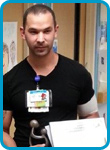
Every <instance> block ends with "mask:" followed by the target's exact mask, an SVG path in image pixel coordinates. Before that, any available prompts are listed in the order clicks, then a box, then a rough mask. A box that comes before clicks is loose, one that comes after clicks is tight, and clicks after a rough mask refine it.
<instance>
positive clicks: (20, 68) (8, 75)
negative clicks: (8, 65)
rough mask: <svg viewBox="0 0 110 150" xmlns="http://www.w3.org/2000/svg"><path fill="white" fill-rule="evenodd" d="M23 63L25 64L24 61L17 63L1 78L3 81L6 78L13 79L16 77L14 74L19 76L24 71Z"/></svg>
mask: <svg viewBox="0 0 110 150" xmlns="http://www.w3.org/2000/svg"><path fill="white" fill-rule="evenodd" d="M25 63H26V59H24V60H22V61H21V62H19V63H18V64H17V65H15V66H14V67H13V68H12V69H11V70H10V71H8V72H7V73H6V74H5V75H4V76H3V79H7V78H10V79H11V78H12V79H13V78H14V77H15V76H16V74H20V73H21V72H22V71H23V70H24V65H25Z"/></svg>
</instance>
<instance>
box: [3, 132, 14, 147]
mask: <svg viewBox="0 0 110 150" xmlns="http://www.w3.org/2000/svg"><path fill="white" fill-rule="evenodd" d="M3 142H4V144H5V145H6V146H8V147H17V145H16V143H15V141H14V140H13V138H12V137H11V136H10V135H9V134H8V133H6V132H4V131H3Z"/></svg>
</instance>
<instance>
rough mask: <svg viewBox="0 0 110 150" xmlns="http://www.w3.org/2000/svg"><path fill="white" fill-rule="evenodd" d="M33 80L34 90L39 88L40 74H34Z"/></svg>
mask: <svg viewBox="0 0 110 150" xmlns="http://www.w3.org/2000/svg"><path fill="white" fill-rule="evenodd" d="M34 80H35V82H36V90H39V81H40V76H39V75H36V76H35V78H34Z"/></svg>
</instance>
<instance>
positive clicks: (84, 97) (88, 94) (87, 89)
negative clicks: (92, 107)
mask: <svg viewBox="0 0 110 150" xmlns="http://www.w3.org/2000/svg"><path fill="white" fill-rule="evenodd" d="M82 80H83V86H82V88H81V94H80V99H79V103H78V104H79V105H81V104H85V103H87V102H88V101H90V100H91V98H92V97H93V95H94V90H93V87H92V77H91V74H90V73H89V72H88V71H86V72H85V74H84V77H83V78H82Z"/></svg>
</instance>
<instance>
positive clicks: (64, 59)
mask: <svg viewBox="0 0 110 150" xmlns="http://www.w3.org/2000/svg"><path fill="white" fill-rule="evenodd" d="M59 56H60V61H61V62H62V64H64V65H66V66H67V67H68V68H71V67H72V68H73V69H75V70H77V69H78V70H82V71H83V70H86V68H85V67H84V66H83V65H82V64H80V63H79V62H78V61H76V60H74V59H71V58H68V57H66V56H63V55H59Z"/></svg>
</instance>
